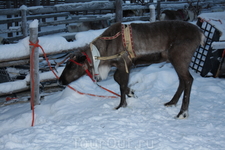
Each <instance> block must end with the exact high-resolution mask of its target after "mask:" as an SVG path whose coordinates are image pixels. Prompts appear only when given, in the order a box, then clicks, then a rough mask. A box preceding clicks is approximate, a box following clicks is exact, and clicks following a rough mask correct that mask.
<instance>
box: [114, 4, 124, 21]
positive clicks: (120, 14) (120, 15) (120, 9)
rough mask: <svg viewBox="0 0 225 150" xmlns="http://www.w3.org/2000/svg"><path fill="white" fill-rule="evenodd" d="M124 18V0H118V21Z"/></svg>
mask: <svg viewBox="0 0 225 150" xmlns="http://www.w3.org/2000/svg"><path fill="white" fill-rule="evenodd" d="M122 19H123V8H122V0H116V22H122Z"/></svg>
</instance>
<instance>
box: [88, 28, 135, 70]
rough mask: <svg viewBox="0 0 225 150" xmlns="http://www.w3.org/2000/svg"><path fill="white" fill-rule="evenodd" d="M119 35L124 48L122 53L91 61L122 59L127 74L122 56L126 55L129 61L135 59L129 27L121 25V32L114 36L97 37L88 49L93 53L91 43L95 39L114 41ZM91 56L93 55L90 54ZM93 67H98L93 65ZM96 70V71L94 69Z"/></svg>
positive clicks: (96, 57) (97, 57)
mask: <svg viewBox="0 0 225 150" xmlns="http://www.w3.org/2000/svg"><path fill="white" fill-rule="evenodd" d="M120 35H122V42H123V46H124V48H125V51H122V52H120V53H118V54H115V55H111V56H94V57H93V59H97V60H111V59H115V58H122V59H123V61H124V64H125V70H126V72H127V73H129V70H128V66H127V62H126V60H125V59H124V57H122V56H123V55H124V54H126V53H128V58H129V59H130V61H131V58H135V57H136V54H135V52H134V44H133V36H132V28H131V25H125V24H122V25H121V32H117V33H116V34H115V35H114V36H105V37H103V36H99V37H97V38H96V39H95V40H93V41H92V42H91V44H90V49H91V51H92V52H93V45H94V44H93V42H94V41H96V40H97V39H103V40H114V39H116V38H117V37H119V36H120ZM92 54H93V53H92ZM94 67H98V66H96V65H95V64H94ZM95 70H96V69H95Z"/></svg>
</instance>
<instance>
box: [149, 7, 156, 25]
mask: <svg viewBox="0 0 225 150" xmlns="http://www.w3.org/2000/svg"><path fill="white" fill-rule="evenodd" d="M149 9H150V22H155V6H154V5H150V6H149Z"/></svg>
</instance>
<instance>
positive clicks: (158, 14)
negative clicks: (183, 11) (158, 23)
mask: <svg viewBox="0 0 225 150" xmlns="http://www.w3.org/2000/svg"><path fill="white" fill-rule="evenodd" d="M160 11H161V0H157V16H156V18H157V19H158V20H159V16H160V13H161V12H160Z"/></svg>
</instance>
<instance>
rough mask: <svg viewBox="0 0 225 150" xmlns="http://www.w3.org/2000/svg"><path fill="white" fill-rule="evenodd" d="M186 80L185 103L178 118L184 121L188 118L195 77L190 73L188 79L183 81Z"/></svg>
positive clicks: (183, 102)
mask: <svg viewBox="0 0 225 150" xmlns="http://www.w3.org/2000/svg"><path fill="white" fill-rule="evenodd" d="M183 80H184V86H185V89H184V96H183V101H182V106H181V109H180V112H179V113H178V115H177V116H176V118H178V119H184V118H187V117H188V106H189V102H190V94H191V86H192V83H193V77H192V76H191V74H190V73H189V72H188V74H187V75H186V77H185V78H184V79H183Z"/></svg>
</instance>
